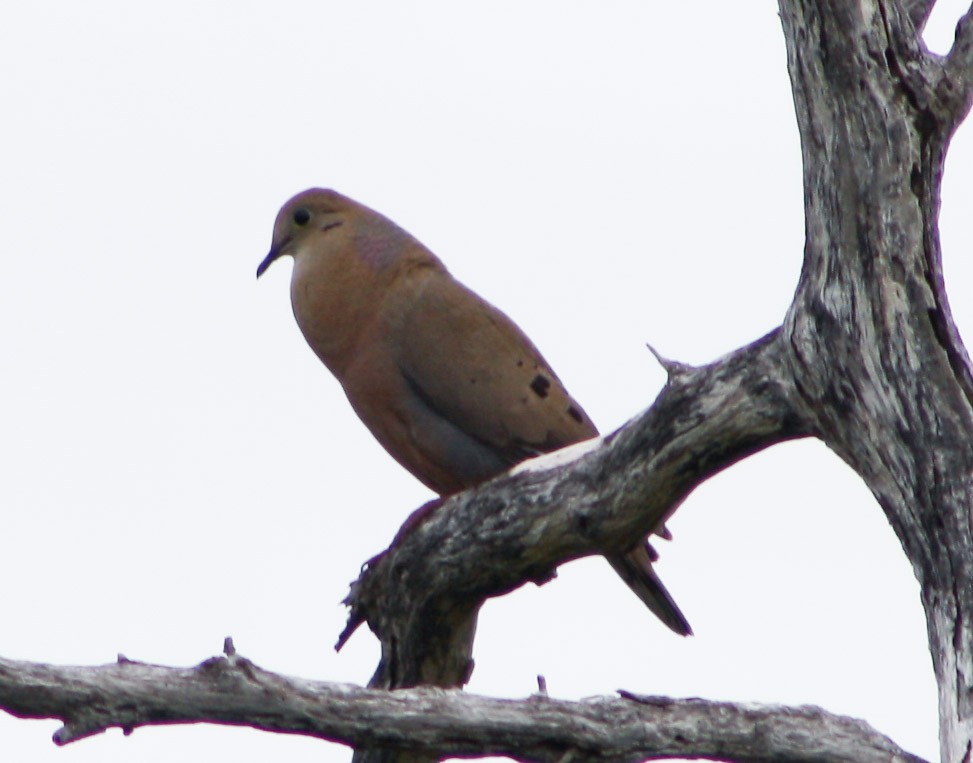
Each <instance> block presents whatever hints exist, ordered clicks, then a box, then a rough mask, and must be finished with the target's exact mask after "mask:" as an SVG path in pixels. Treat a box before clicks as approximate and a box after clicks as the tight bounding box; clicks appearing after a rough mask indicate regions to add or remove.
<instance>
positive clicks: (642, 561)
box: [607, 541, 693, 636]
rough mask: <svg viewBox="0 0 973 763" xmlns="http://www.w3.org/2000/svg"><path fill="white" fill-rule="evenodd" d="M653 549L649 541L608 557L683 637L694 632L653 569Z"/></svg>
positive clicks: (637, 594) (628, 581)
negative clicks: (624, 552) (626, 551)
mask: <svg viewBox="0 0 973 763" xmlns="http://www.w3.org/2000/svg"><path fill="white" fill-rule="evenodd" d="M652 557H653V552H652V550H651V546H649V544H648V541H643V542H641V543H639V544H638V545H637V546H636V547H635V548H634V549H632V550H631V551H629V552H628V553H626V554H623V555H620V556H614V555H612V556H608V557H607V559H608V563H609V564H611V566H612V568H613V569H614V570H615V572H617V573H618V574H619V576H620V577H621V578H622V580H624V581H625V582H626V583H627V584H628V587H629V588H631V589H632V590H633V591H634V592H635V595H636V596H638V597H639V598H640V599H641V600H642V601H643V602H644V603H645V606H647V607H648V608H649V609H650V610H652V613H653V614H654V615H655V616H656V617H658V618H659V619H660V620H662V622H664V623H665V624H666V625H668V626H669V627H670V628H671V629H672V630H673V631H675V632H676V633H678V634H679V635H680V636H690V635H692V632H693V629H692V628H690V627H689V621H688V620H686V617H685V615H683V613H682V612H681V611H680V609H679V606H678V605H677V604H676V602H675V601H674V600H673V598H672V596H671V595H670V594H669V592H668V591H667V590H666V587H665V586H664V585H662V581H661V580H659V576H658V575H656V574H655V570H653V569H652Z"/></svg>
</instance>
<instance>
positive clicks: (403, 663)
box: [341, 331, 809, 688]
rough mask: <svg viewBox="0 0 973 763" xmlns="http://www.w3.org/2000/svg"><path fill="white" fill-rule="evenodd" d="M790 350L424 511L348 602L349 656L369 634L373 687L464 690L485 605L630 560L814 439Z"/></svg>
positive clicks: (763, 342) (768, 341) (686, 389)
mask: <svg viewBox="0 0 973 763" xmlns="http://www.w3.org/2000/svg"><path fill="white" fill-rule="evenodd" d="M779 337H780V335H779V332H778V331H774V332H771V333H770V334H768V335H767V336H765V337H763V338H762V339H760V340H758V341H757V342H755V343H753V344H752V345H749V346H747V347H744V348H742V349H740V350H738V351H736V352H734V353H731V354H730V355H727V356H725V357H724V358H721V359H720V360H718V361H716V362H715V363H712V364H710V365H707V366H703V367H701V368H692V367H690V366H677V365H676V364H672V363H669V362H667V364H666V367H667V369H668V370H669V382H668V383H667V384H666V386H665V388H664V389H663V391H662V393H661V394H660V395H659V397H658V399H657V400H656V401H655V403H654V404H653V405H652V406H651V407H650V408H649V409H648V410H647V411H646V412H645V413H643V414H642V415H641V416H639V417H638V418H636V419H635V420H633V421H631V422H629V423H628V424H626V425H625V426H624V427H622V428H621V429H619V430H618V431H617V432H614V433H613V434H611V435H608V436H607V437H605V438H604V441H603V444H602V445H601V446H600V447H594V448H593V447H592V445H593V444H597V441H596V442H595V443H582V444H580V445H578V446H574V448H568V449H565V450H564V451H559V452H558V453H554V454H550V455H549V456H544V457H541V458H537V459H534V460H532V461H528V462H525V463H524V464H521V465H520V466H519V467H516V468H515V469H513V470H512V471H511V472H509V473H507V474H506V475H503V476H501V477H499V478H497V479H495V480H493V481H491V482H488V483H486V484H484V485H482V486H480V487H477V488H475V489H473V490H468V491H466V492H464V493H461V494H458V495H455V496H452V497H451V498H449V499H448V500H445V501H442V502H439V501H437V502H433V504H431V505H428V506H426V507H423V509H421V510H420V512H419V513H418V516H416V517H414V518H413V519H411V520H410V521H409V522H408V523H407V524H406V527H405V528H403V531H402V532H400V534H399V536H398V537H397V538H396V539H395V541H394V542H393V543H392V545H391V546H390V548H389V549H388V550H387V551H386V552H385V553H383V554H381V555H380V556H378V557H376V558H375V559H373V560H372V561H371V562H369V563H368V565H367V567H366V569H365V570H364V572H363V573H362V575H361V577H360V578H359V580H358V581H357V582H356V583H355V584H354V585H353V586H352V592H351V594H350V595H349V597H348V599H347V603H349V604H350V605H351V614H350V618H349V628H348V629H346V631H345V633H344V634H343V635H342V642H341V643H343V640H344V639H345V638H347V636H348V635H349V633H350V631H351V630H353V629H354V628H355V627H356V626H357V625H358V624H359V623H361V622H363V621H366V620H367V622H368V624H369V626H370V627H371V629H372V630H373V631H374V632H375V633H376V635H378V637H379V639H380V640H381V642H382V662H381V664H380V665H379V670H378V672H377V673H376V675H375V677H374V678H373V680H372V683H371V685H372V686H376V687H382V688H400V687H408V686H416V685H420V684H426V685H429V684H431V685H436V686H461V685H462V684H463V683H465V681H466V680H467V679H468V677H469V672H470V670H471V669H472V663H471V660H470V655H471V650H472V637H473V632H474V630H475V623H476V615H477V612H478V611H479V608H480V606H481V605H482V603H483V601H484V600H485V599H486V598H488V597H490V596H497V595H500V594H504V593H507V592H508V591H510V590H513V589H514V588H517V587H519V586H521V585H523V584H524V583H525V582H527V581H533V582H535V583H538V584H540V583H544V582H546V581H548V580H550V579H551V578H552V577H553V575H554V571H555V569H556V567H557V565H559V564H561V563H563V562H566V561H568V560H571V559H575V558H578V557H581V556H585V555H590V554H596V553H605V552H616V551H618V552H620V551H625V550H627V549H629V548H631V547H632V546H633V545H634V544H635V543H637V542H640V541H641V539H643V538H644V537H645V536H646V534H648V533H649V532H650V531H652V530H653V529H654V528H657V527H659V526H660V525H661V524H662V523H663V522H664V521H665V520H666V519H667V518H668V517H669V516H670V515H671V514H672V512H673V511H675V509H676V508H677V507H678V506H679V505H680V504H681V503H682V501H683V500H684V499H685V498H686V496H688V495H689V493H690V492H691V491H692V490H693V489H694V488H695V487H696V486H697V485H699V484H700V483H701V482H703V481H704V480H706V479H707V478H709V477H711V476H713V475H714V474H716V473H717V472H719V471H721V470H722V469H725V468H726V467H728V466H730V465H731V464H732V463H734V462H736V461H738V460H740V459H741V458H744V457H745V456H747V455H750V454H752V453H755V452H756V451H759V450H761V449H763V448H766V447H767V446H769V445H773V444H774V443H778V442H782V441H784V440H789V439H793V438H796V437H801V436H805V435H807V434H809V430H808V429H807V427H806V426H805V425H803V424H802V422H801V420H800V419H799V418H798V416H797V415H796V414H795V412H794V409H793V408H792V406H791V405H790V402H789V400H790V397H791V396H792V395H793V394H794V392H793V390H792V389H791V388H790V386H789V384H788V382H787V381H786V380H785V379H784V378H783V377H782V374H781V369H782V368H783V364H782V363H781V362H780V359H779V353H780V349H781V348H780V339H779ZM572 459H573V460H572ZM471 537H475V538H476V542H475V543H471V542H470V540H469V539H470V538H471Z"/></svg>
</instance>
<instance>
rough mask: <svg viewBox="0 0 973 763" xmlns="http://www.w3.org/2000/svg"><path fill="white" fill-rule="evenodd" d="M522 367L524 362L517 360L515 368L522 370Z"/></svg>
mask: <svg viewBox="0 0 973 763" xmlns="http://www.w3.org/2000/svg"><path fill="white" fill-rule="evenodd" d="M523 366H524V361H522V360H518V361H517V368H523Z"/></svg>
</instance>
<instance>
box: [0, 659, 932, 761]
mask: <svg viewBox="0 0 973 763" xmlns="http://www.w3.org/2000/svg"><path fill="white" fill-rule="evenodd" d="M228 651H229V652H231V654H229V655H227V656H226V657H214V658H212V659H209V660H206V662H204V663H202V664H201V665H198V666H197V667H195V668H167V667H162V666H159V665H145V664H141V663H135V662H130V661H128V660H120V661H119V662H118V663H117V664H114V665H103V666H98V667H54V666H51V665H38V664H34V663H24V662H13V661H7V660H0V704H2V706H4V707H6V708H7V709H8V710H9V711H10V712H12V713H14V714H15V715H19V716H21V717H25V718H49V717H56V718H63V719H64V720H65V726H64V727H63V728H62V729H60V730H59V731H58V732H57V733H56V734H55V737H54V738H55V741H56V742H58V743H59V744H66V743H68V742H71V741H75V740H77V739H81V738H84V737H86V736H90V735H92V734H96V733H99V732H101V731H104V730H105V729H107V728H110V727H113V726H119V727H121V728H123V729H125V730H126V732H131V731H132V730H134V729H135V728H136V727H138V726H142V725H146V724H163V723H164V724H174V723H198V722H208V723H222V724H230V725H247V726H252V727H254V728H258V729H263V730H266V731H275V732H278V733H285V734H302V735H306V736H313V737H318V738H320V739H326V740H330V741H335V742H341V743H344V744H348V745H358V746H361V747H366V746H368V747H373V746H374V747H378V748H385V749H396V750H397V751H398V754H399V756H400V757H404V756H409V755H413V754H415V755H424V756H427V757H430V756H431V757H436V756H443V755H452V756H476V755H507V756H510V757H513V758H516V759H518V760H531V761H544V762H545V763H546V762H550V763H555V762H556V761H562V760H566V759H567V758H570V759H571V760H573V761H608V760H611V761H618V762H619V763H624V762H625V761H632V762H633V763H634V761H639V760H645V759H647V758H658V757H683V756H686V755H692V756H694V757H702V758H708V759H713V760H730V761H754V762H755V763H759V762H762V761H766V762H767V763H770V762H771V761H777V762H778V763H780V762H781V761H801V762H802V763H836V762H837V761H849V762H850V761H859V762H861V763H924V761H922V760H921V759H920V758H917V757H915V756H912V755H909V754H908V753H906V752H903V751H902V750H901V749H899V748H898V747H896V745H895V744H894V743H893V742H891V741H890V740H889V739H887V738H885V737H883V736H882V735H881V734H879V733H877V732H876V731H875V730H873V729H872V728H871V727H869V726H868V725H867V724H865V723H863V722H862V721H857V720H853V719H851V718H843V717H839V716H834V715H830V714H829V713H826V712H825V711H823V710H821V709H820V708H816V707H791V708H787V707H776V706H766V705H734V704H731V703H724V702H704V701H702V700H696V699H685V700H673V699H668V698H665V697H642V696H638V695H633V694H627V693H622V696H621V697H617V698H613V697H601V698H596V699H592V700H586V701H583V702H565V701H562V700H555V699H550V698H548V697H546V696H540V695H537V696H533V697H529V698H527V699H523V700H502V699H490V698H487V697H478V696H475V695H470V694H465V693H463V692H460V691H457V690H442V689H431V688H428V687H423V688H418V689H410V690H402V691H396V692H387V691H381V690H372V689H362V688H361V687H358V686H349V685H347V684H332V683H326V682H322V681H305V680H302V679H296V678H288V677H286V676H280V675H275V674H273V673H268V672H267V671H265V670H262V669H261V668H259V667H257V666H256V665H254V664H253V663H252V662H250V661H248V660H245V659H243V658H242V657H239V656H237V655H235V654H232V649H229V650H228Z"/></svg>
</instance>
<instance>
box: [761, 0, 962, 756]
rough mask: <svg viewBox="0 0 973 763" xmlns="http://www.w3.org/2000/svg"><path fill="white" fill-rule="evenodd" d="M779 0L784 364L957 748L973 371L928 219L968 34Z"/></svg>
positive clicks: (853, 6) (946, 747)
mask: <svg viewBox="0 0 973 763" xmlns="http://www.w3.org/2000/svg"><path fill="white" fill-rule="evenodd" d="M927 6H928V4H927ZM780 7H781V17H782V20H783V25H784V34H785V37H786V40H787V49H788V67H789V69H790V75H791V81H792V84H793V90H794V101H795V105H796V110H797V120H798V125H799V127H800V131H801V145H802V151H803V158H804V189H805V215H806V226H807V229H806V234H807V241H806V246H805V252H804V269H803V271H802V274H801V279H800V283H799V284H798V289H797V294H796V295H795V297H794V302H793V304H792V306H791V308H790V310H789V311H788V314H787V318H786V319H785V322H784V333H785V335H786V337H787V342H788V344H789V346H790V348H791V351H792V352H791V354H790V356H789V362H790V364H791V368H790V372H791V373H792V374H793V378H794V382H795V387H796V388H797V390H798V391H799V393H800V398H801V400H800V402H801V407H802V410H803V413H804V418H805V420H807V421H809V422H810V423H811V424H812V426H813V428H814V430H815V433H816V434H817V436H818V437H820V438H821V439H822V440H823V441H824V442H825V443H827V445H828V446H829V447H830V448H832V449H833V450H834V451H835V452H836V453H837V454H838V455H839V456H840V457H841V458H842V459H844V460H845V461H846V462H847V463H848V464H849V465H850V466H851V467H852V468H853V469H854V470H855V471H856V472H857V473H858V474H859V475H860V476H861V477H862V479H864V480H865V482H866V483H867V484H868V486H869V488H870V489H871V491H872V493H873V494H874V495H875V497H876V498H877V499H878V502H879V503H880V504H881V506H882V508H883V509H884V510H885V513H886V515H887V516H888V518H889V521H890V522H891V524H892V526H893V528H894V529H895V532H896V534H897V535H898V537H899V539H900V541H901V542H902V546H903V548H904V549H905V552H906V554H907V555H908V557H909V559H910V561H911V562H912V566H913V569H914V570H915V573H916V576H917V577H918V579H919V583H920V585H921V589H922V601H923V606H924V607H925V611H926V620H927V625H928V633H929V644H930V648H931V651H932V656H933V664H934V666H935V671H936V678H937V681H938V683H939V702H940V741H941V749H942V753H943V760H947V761H960V760H968V759H969V756H970V745H971V740H973V704H971V697H973V695H971V691H973V659H971V657H973V655H971V646H973V644H971V638H970V636H971V633H973V630H971V627H973V574H971V573H973V526H971V519H973V514H971V509H973V494H971V490H973V410H971V400H973V383H971V369H970V362H969V358H968V357H967V355H966V351H965V349H964V348H963V345H962V343H961V341H960V339H959V336H958V333H957V331H956V328H955V325H954V323H953V321H952V317H951V314H950V309H949V303H948V301H947V299H946V292H945V288H944V284H943V278H942V261H941V252H940V246H939V234H938V229H937V224H938V218H939V192H940V185H941V181H942V174H943V162H944V159H945V156H946V149H947V145H948V143H949V139H950V136H951V135H952V133H953V131H954V129H955V128H956V126H957V124H958V123H959V121H960V120H961V119H962V118H963V117H964V116H965V114H966V111H967V109H968V106H969V50H968V48H967V49H966V50H964V46H968V36H969V35H968V31H967V32H966V33H965V34H964V36H963V37H962V38H961V40H960V42H959V44H957V46H956V49H955V50H954V52H953V54H952V55H951V56H950V58H949V59H947V60H946V61H940V60H938V59H936V58H935V57H933V56H931V55H929V54H928V53H927V52H926V51H925V50H924V49H923V48H922V47H921V45H920V43H919V42H918V40H917V36H916V34H915V32H914V30H913V28H912V24H911V23H910V20H909V19H908V18H907V17H906V16H904V15H903V14H902V13H901V10H900V7H899V6H898V4H897V3H893V2H886V3H875V4H871V3H866V2H855V3H847V2H801V1H800V0H796V1H793V2H792V1H789V0H782V2H781V3H780ZM967 22H968V19H967ZM966 29H967V30H968V26H967V28H966Z"/></svg>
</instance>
